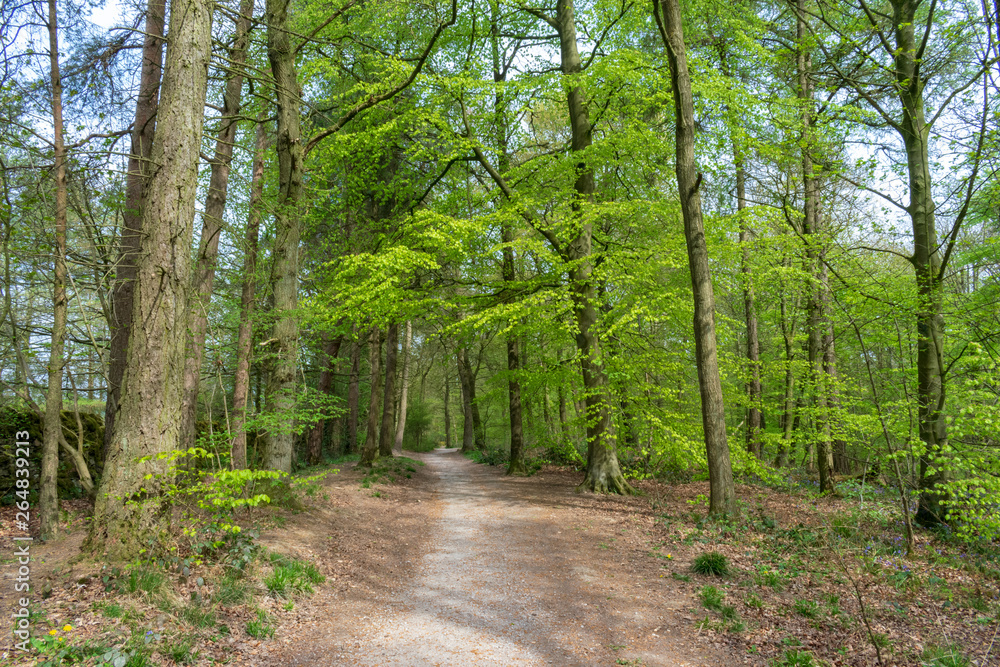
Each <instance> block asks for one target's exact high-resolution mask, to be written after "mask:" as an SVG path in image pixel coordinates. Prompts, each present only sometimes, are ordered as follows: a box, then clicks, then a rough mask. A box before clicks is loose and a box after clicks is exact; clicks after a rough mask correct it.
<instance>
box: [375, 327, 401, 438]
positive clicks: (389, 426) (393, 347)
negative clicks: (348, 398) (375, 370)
mask: <svg viewBox="0 0 1000 667" xmlns="http://www.w3.org/2000/svg"><path fill="white" fill-rule="evenodd" d="M398 355H399V324H397V323H395V322H393V323H392V324H390V325H389V330H388V331H387V333H386V339H385V393H384V394H383V398H382V428H381V430H380V431H379V439H378V455H379V456H380V457H381V456H388V457H391V456H392V445H393V442H394V440H395V437H396V422H395V416H396V359H397V357H398Z"/></svg>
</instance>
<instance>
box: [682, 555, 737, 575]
mask: <svg viewBox="0 0 1000 667" xmlns="http://www.w3.org/2000/svg"><path fill="white" fill-rule="evenodd" d="M691 569H692V570H694V571H695V572H696V573H698V574H705V575H713V576H716V577H724V576H726V575H727V574H729V560H728V559H727V558H726V557H725V556H723V555H722V554H720V553H719V552H718V551H709V552H708V553H704V554H701V555H699V556H698V557H697V558H695V559H694V563H693V564H692V565H691Z"/></svg>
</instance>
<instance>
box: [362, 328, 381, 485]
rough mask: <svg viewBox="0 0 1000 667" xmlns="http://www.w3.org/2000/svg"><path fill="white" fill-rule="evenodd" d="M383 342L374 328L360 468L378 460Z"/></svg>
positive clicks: (369, 356) (371, 335) (370, 465)
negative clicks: (366, 427) (365, 427)
mask: <svg viewBox="0 0 1000 667" xmlns="http://www.w3.org/2000/svg"><path fill="white" fill-rule="evenodd" d="M381 364H382V341H381V332H380V331H379V328H378V327H372V328H371V331H370V332H369V333H368V365H369V368H370V369H371V391H370V392H369V394H368V430H367V432H366V433H365V444H364V446H363V447H362V448H361V460H360V461H358V465H359V466H366V467H369V468H370V467H372V466H373V465H375V461H376V460H377V459H378V426H379V424H378V422H379V410H378V402H379V394H380V393H381V390H382V382H381V370H380V366H381Z"/></svg>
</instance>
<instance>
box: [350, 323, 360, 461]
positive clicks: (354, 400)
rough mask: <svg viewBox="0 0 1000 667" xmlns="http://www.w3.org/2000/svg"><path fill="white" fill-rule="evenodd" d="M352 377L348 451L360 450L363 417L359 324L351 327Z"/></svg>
mask: <svg viewBox="0 0 1000 667" xmlns="http://www.w3.org/2000/svg"><path fill="white" fill-rule="evenodd" d="M351 338H352V340H351V377H350V381H349V383H348V385H347V415H348V416H347V453H348V454H353V453H354V452H356V451H358V420H359V419H360V418H361V415H360V412H361V341H360V340H359V336H358V325H356V324H355V325H354V326H352V327H351Z"/></svg>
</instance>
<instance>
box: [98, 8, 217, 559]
mask: <svg viewBox="0 0 1000 667" xmlns="http://www.w3.org/2000/svg"><path fill="white" fill-rule="evenodd" d="M170 25H171V30H170V48H169V49H168V53H167V61H166V66H165V68H164V75H163V97H162V100H161V104H160V105H159V109H158V112H157V126H158V130H159V132H158V133H157V139H156V141H155V143H154V145H153V151H152V153H151V155H150V161H151V164H152V165H154V168H153V169H152V171H151V174H150V177H149V183H148V185H147V187H146V191H145V194H144V197H143V207H142V211H143V215H142V244H141V246H140V248H141V252H140V254H139V256H138V261H137V264H136V278H135V281H134V295H133V307H132V326H131V333H130V336H129V344H128V352H127V356H126V364H125V373H124V375H123V379H122V385H121V402H120V405H119V408H118V413H117V416H116V423H115V433H114V435H113V436H112V439H111V448H110V450H109V452H108V458H107V462H106V464H105V468H104V470H105V474H104V477H103V478H102V479H101V485H100V488H99V492H98V497H97V502H96V504H95V506H94V521H93V523H92V524H91V525H92V529H91V533H90V547H91V548H92V549H94V550H95V551H101V550H103V551H105V552H106V553H108V555H109V556H110V557H111V558H116V559H117V558H121V559H127V558H131V557H135V556H136V555H138V554H139V553H140V551H141V550H142V549H144V548H145V547H146V544H145V537H147V536H156V535H157V534H158V533H159V532H160V530H161V529H162V528H163V527H164V525H165V524H166V523H167V522H168V521H169V515H167V514H165V513H164V512H163V511H162V507H161V504H160V501H159V499H158V497H157V493H158V491H159V485H160V483H161V481H162V480H163V479H164V478H165V476H166V474H167V464H166V463H165V461H164V460H161V459H158V458H156V457H157V456H158V455H159V454H163V453H166V452H169V451H171V450H174V449H176V448H177V446H178V444H179V435H180V433H179V426H178V422H177V416H178V414H179V413H180V408H181V390H182V384H183V382H182V380H183V368H184V345H185V342H186V335H187V310H188V294H189V285H190V280H191V274H190V260H189V256H190V247H191V240H192V237H193V235H194V213H195V197H196V195H197V180H198V159H199V153H200V148H201V133H202V126H203V110H204V104H205V94H206V90H207V86H208V61H209V57H210V53H211V39H212V7H211V5H210V4H208V3H205V2H203V1H202V0H175V1H174V2H173V4H172V5H171V9H170ZM147 457H151V458H147ZM150 476H152V478H150Z"/></svg>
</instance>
